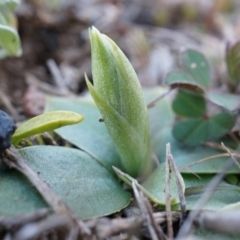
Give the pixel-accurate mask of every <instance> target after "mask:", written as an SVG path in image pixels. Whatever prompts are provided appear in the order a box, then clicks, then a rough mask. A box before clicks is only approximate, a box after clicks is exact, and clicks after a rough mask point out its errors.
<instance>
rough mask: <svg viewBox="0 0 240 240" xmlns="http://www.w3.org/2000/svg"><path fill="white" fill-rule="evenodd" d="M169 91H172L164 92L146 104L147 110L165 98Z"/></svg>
mask: <svg viewBox="0 0 240 240" xmlns="http://www.w3.org/2000/svg"><path fill="white" fill-rule="evenodd" d="M171 91H172V89H171V88H169V89H168V90H167V91H166V92H164V93H162V94H161V95H159V96H157V97H156V98H154V99H153V100H152V101H151V102H150V103H148V104H147V108H148V109H149V108H152V107H154V106H155V105H156V104H157V102H159V101H160V100H161V99H163V98H164V97H166V96H167V95H168V94H169V93H170V92H171Z"/></svg>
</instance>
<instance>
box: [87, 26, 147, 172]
mask: <svg viewBox="0 0 240 240" xmlns="http://www.w3.org/2000/svg"><path fill="white" fill-rule="evenodd" d="M89 35H90V41H91V52H92V74H93V83H94V86H93V85H92V84H91V83H90V82H89V80H88V79H87V77H86V82H87V85H88V88H89V91H90V93H91V95H92V97H93V99H94V101H95V102H96V105H97V106H98V108H99V110H100V112H101V114H102V117H103V119H104V122H105V124H106V126H107V129H108V132H109V134H110V136H111V137H112V139H113V141H114V143H115V146H116V148H117V150H118V152H119V154H120V156H121V160H122V165H123V167H124V170H125V171H126V172H127V173H128V174H130V175H131V176H133V177H137V176H139V175H142V174H145V173H146V171H147V170H149V169H150V166H151V159H150V154H151V144H150V130H149V119H148V112H147V108H146V105H145V102H144V97H143V93H142V89H141V86H140V83H139V81H138V78H137V75H136V73H135V71H134V69H133V67H132V65H131V64H130V62H129V61H128V59H127V58H126V56H125V55H124V54H123V52H122V51H121V50H120V49H119V48H118V46H117V45H116V44H115V43H114V42H113V41H112V40H111V39H110V38H108V37H107V36H106V35H104V34H101V33H100V32H99V31H98V30H97V29H96V28H94V27H93V28H92V29H90V30H89Z"/></svg>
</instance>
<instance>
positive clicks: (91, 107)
mask: <svg viewBox="0 0 240 240" xmlns="http://www.w3.org/2000/svg"><path fill="white" fill-rule="evenodd" d="M54 110H68V111H74V112H77V113H80V114H82V115H84V121H83V122H81V123H80V124H76V125H72V126H67V127H63V128H60V129H56V130H55V132H56V133H57V134H58V135H60V136H61V137H62V138H64V139H66V140H67V141H69V142H70V143H72V144H74V145H76V146H77V147H79V148H80V149H82V150H84V151H85V152H87V153H89V154H90V155H91V156H93V157H94V158H96V159H97V160H98V161H99V162H101V163H102V164H103V165H104V166H106V167H107V168H108V169H109V170H110V171H112V166H116V167H120V166H121V164H120V157H119V155H118V153H117V151H116V149H115V146H114V144H113V142H112V139H111V138H110V136H109V134H108V131H107V129H106V126H105V124H104V123H102V122H99V118H100V117H101V113H100V112H99V110H98V109H97V107H96V106H95V104H94V103H93V102H91V101H86V100H83V99H82V100H80V99H71V98H60V97H59V98H58V97H48V98H47V101H46V110H45V111H54Z"/></svg>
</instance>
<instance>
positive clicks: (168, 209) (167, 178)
mask: <svg viewBox="0 0 240 240" xmlns="http://www.w3.org/2000/svg"><path fill="white" fill-rule="evenodd" d="M170 151H171V150H170V144H167V145H166V175H165V184H166V185H165V199H166V202H165V205H166V216H167V233H168V238H169V239H173V226H172V212H171V201H170V200H171V195H170V161H169V154H170Z"/></svg>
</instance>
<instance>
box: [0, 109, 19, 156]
mask: <svg viewBox="0 0 240 240" xmlns="http://www.w3.org/2000/svg"><path fill="white" fill-rule="evenodd" d="M15 129H16V125H15V123H14V121H13V119H12V118H11V117H10V116H9V115H8V114H7V113H5V112H4V111H2V110H0V153H2V152H3V151H4V150H5V149H7V148H9V147H10V146H11V137H12V135H13V133H14V131H15Z"/></svg>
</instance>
